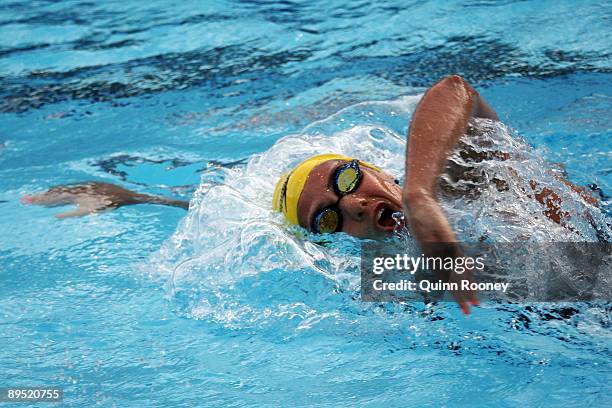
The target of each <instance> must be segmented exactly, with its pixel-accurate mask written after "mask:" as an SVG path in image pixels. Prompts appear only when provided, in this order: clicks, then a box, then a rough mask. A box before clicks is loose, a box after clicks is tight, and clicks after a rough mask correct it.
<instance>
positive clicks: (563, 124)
mask: <svg viewBox="0 0 612 408" xmlns="http://www.w3.org/2000/svg"><path fill="white" fill-rule="evenodd" d="M611 18H612V5H610V4H609V3H606V2H597V1H581V2H575V1H554V2H553V1H537V2H536V1H516V2H513V1H495V2H493V1H478V2H472V1H464V2H460V1H447V2H435V1H427V2H402V1H396V2H390V1H389V2H360V1H353V2H340V1H334V0H327V1H318V0H315V1H313V0H311V1H288V0H287V1H271V0H270V1H241V2H238V1H206V2H201V1H181V2H171V1H147V2H139V1H133V0H124V1H121V2H115V1H108V2H87V1H82V2H79V1H60V2H52V1H34V2H22V1H6V2H3V3H2V4H0V33H1V35H0V80H1V84H2V86H1V87H0V96H1V98H0V209H1V210H2V211H0V230H1V231H3V233H2V238H1V239H0V323H1V324H0V347H1V350H2V351H0V386H37V385H57V386H61V387H63V388H64V391H65V398H64V402H63V405H66V406H96V405H101V406H118V407H128V406H134V407H143V406H146V407H155V406H160V407H161V406H223V407H230V406H236V407H242V406H245V407H246V406H249V407H250V406H262V407H263V406H317V407H328V406H329V407H337V406H351V407H353V406H364V407H380V406H388V407H395V406H397V407H405V406H415V407H440V406H449V407H456V406H495V407H524V406H542V407H564V406H572V407H573V406H591V407H599V406H601V407H607V406H610V405H611V404H612V398H611V397H610V395H612V393H611V391H612V389H611V387H610V382H611V381H610V380H611V378H612V362H611V359H610V355H611V346H612V343H611V339H612V332H611V330H610V325H611V317H610V312H611V308H610V305H609V303H593V304H584V303H583V304H564V305H550V304H502V303H484V304H483V305H482V306H481V307H479V308H476V309H475V310H474V311H473V314H472V315H471V316H469V317H463V316H462V315H461V314H460V312H459V311H458V310H457V307H456V306H455V305H453V304H438V305H435V306H425V305H423V304H419V303H411V304H407V305H398V304H365V303H362V302H360V301H359V272H358V269H357V268H356V264H357V261H358V255H359V253H358V242H357V241H356V240H353V239H350V238H348V237H334V239H332V240H331V242H329V243H328V244H327V245H325V246H319V245H315V244H313V243H312V242H310V241H309V240H308V239H305V238H307V237H304V236H303V234H302V235H301V234H299V233H298V234H295V233H294V232H295V231H287V229H286V228H285V227H284V226H283V224H282V222H281V220H280V218H279V217H278V215H275V214H273V213H272V212H271V211H270V204H269V200H270V197H271V189H272V188H273V184H274V181H275V177H277V176H278V174H280V172H282V171H283V170H285V169H286V166H287V165H289V164H290V163H293V162H295V161H296V160H298V159H299V158H300V157H303V156H304V155H306V154H309V153H311V152H313V151H316V150H317V149H323V148H327V149H332V148H333V149H334V150H338V151H341V152H344V153H347V154H353V155H358V156H359V157H361V158H363V159H365V160H368V161H371V162H373V163H375V164H377V165H379V166H382V167H384V168H385V169H388V170H389V171H391V172H393V173H395V174H398V175H401V172H402V164H403V162H402V154H403V150H404V149H405V140H404V136H405V134H406V130H407V127H408V123H409V120H410V117H411V114H412V111H413V110H414V107H415V105H416V103H417V102H418V100H419V97H420V95H421V94H422V92H423V91H424V90H425V89H426V87H427V86H429V85H431V84H432V83H433V82H435V81H436V80H437V79H439V78H441V77H442V76H444V75H448V74H452V73H458V74H461V75H463V76H464V77H465V78H466V79H467V80H468V81H470V83H472V84H473V85H474V86H475V87H476V88H478V90H479V91H481V93H482V95H483V96H484V97H485V98H486V99H487V100H488V101H489V102H490V103H491V105H492V106H494V107H495V109H496V110H497V112H498V113H499V115H500V117H501V118H502V119H503V120H504V122H505V123H507V125H508V127H504V126H501V127H498V128H495V129H494V130H493V131H494V132H496V135H497V136H499V137H500V138H501V140H503V141H505V143H507V145H506V147H507V148H508V149H511V150H512V149H515V151H516V152H517V153H521V152H522V153H521V154H523V156H520V155H519V156H520V157H523V158H527V160H525V161H524V162H519V161H518V160H517V162H516V163H515V165H516V166H517V167H518V168H519V169H520V170H521V171H522V172H524V173H525V174H526V175H528V176H529V177H535V178H536V179H538V180H542V182H543V183H545V181H544V180H545V179H546V171H545V170H543V169H545V168H548V167H550V168H556V167H559V166H563V167H564V168H565V170H566V171H567V173H568V176H569V179H570V180H571V181H572V182H574V183H577V184H582V185H587V184H596V185H597V186H598V187H599V188H600V189H601V191H602V192H603V194H604V195H603V197H602V205H601V210H594V209H591V211H592V215H593V216H594V219H595V224H596V226H598V227H599V228H601V229H606V228H609V227H608V226H607V225H606V220H608V222H609V215H607V214H606V211H608V212H609V205H610V203H609V198H606V194H607V195H610V194H612V164H611V163H612V126H611V124H610V117H612V63H611V60H610V45H611V44H610V37H611V35H612V30H611V29H610V27H611V26H612V25H611V24H610V20H611ZM489 170H491V171H493V170H496V169H489ZM85 180H100V181H106V182H111V183H116V184H119V185H122V186H124V187H127V188H130V189H133V190H136V191H139V192H146V193H151V194H152V193H155V194H163V195H167V196H173V197H176V198H183V199H190V198H192V206H191V209H190V210H189V212H187V213H186V212H185V211H184V210H181V209H177V208H168V207H160V206H153V205H140V206H132V207H126V208H121V209H119V210H117V211H114V212H109V213H104V214H100V215H97V216H90V217H84V218H75V219H66V220H58V219H56V218H54V217H53V215H54V214H56V213H58V212H60V211H63V210H64V209H58V208H51V209H50V208H41V207H32V206H25V205H23V204H21V203H20V198H21V197H22V196H23V195H24V194H28V193H32V192H37V191H42V190H44V189H46V188H49V187H50V186H53V185H58V184H62V183H71V182H78V181H85ZM556 187H557V188H559V189H561V191H562V193H563V194H565V195H564V197H567V199H566V200H565V202H567V205H568V206H570V207H571V206H577V205H578V204H576V203H575V200H574V201H573V200H572V197H571V192H568V191H565V190H563V187H562V186H559V185H556ZM482 200H484V201H482V202H481V204H482V207H481V208H483V209H485V210H484V211H475V210H473V208H472V209H470V208H471V207H469V208H468V209H465V208H464V207H462V206H461V204H462V203H461V202H450V201H449V202H445V206H446V207H445V208H446V209H447V211H449V212H450V213H452V214H453V219H454V220H455V223H456V227H457V228H459V229H460V233H461V234H462V236H463V237H464V238H470V237H472V238H473V237H476V236H478V234H480V233H481V232H482V230H483V229H486V230H487V231H489V232H491V234H492V236H493V237H497V238H499V239H503V238H511V239H513V238H516V237H517V236H518V234H528V235H529V236H531V237H533V239H534V240H540V241H542V240H553V241H563V240H572V239H576V235H571V234H569V235H568V233H567V231H563V230H562V229H559V228H555V227H554V226H552V225H551V224H550V223H545V220H537V221H532V220H531V218H529V220H530V221H525V222H523V223H520V225H518V226H517V227H516V228H515V229H514V230H512V231H510V232H509V231H508V229H504V228H503V227H504V225H498V224H496V218H495V211H494V209H493V206H492V203H493V202H497V203H500V202H501V205H503V206H509V207H512V208H514V209H515V210H516V211H519V214H521V215H525V216H527V215H529V214H532V215H533V214H534V213H535V212H534V211H536V210H534V208H531V207H529V206H526V207H525V208H523V207H522V206H519V205H517V204H520V203H522V201H521V197H520V196H515V195H507V196H504V197H502V198H500V196H491V197H488V196H485V197H483V198H482ZM487 200H488V201H487ZM500 200H501V201H500ZM487 204H488V205H487ZM519 207H520V208H519ZM517 208H518V209H517ZM572 208H573V207H572ZM577 213H579V211H577ZM575 224H576V225H575V226H576V228H577V230H579V231H580V234H581V235H580V239H584V240H595V239H596V238H595V235H594V230H593V226H592V225H591V224H589V223H587V222H586V221H585V220H584V219H583V218H581V217H576V220H575ZM466 225H469V226H470V228H471V229H470V228H467V227H465V226H466ZM464 227H465V228H464ZM462 228H464V229H462ZM608 231H609V230H608Z"/></svg>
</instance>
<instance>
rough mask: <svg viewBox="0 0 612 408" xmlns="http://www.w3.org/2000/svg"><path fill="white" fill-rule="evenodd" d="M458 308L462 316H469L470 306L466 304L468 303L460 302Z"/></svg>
mask: <svg viewBox="0 0 612 408" xmlns="http://www.w3.org/2000/svg"><path fill="white" fill-rule="evenodd" d="M459 306H461V311H462V312H463V314H464V315H469V314H470V305H469V304H468V302H461V303H459Z"/></svg>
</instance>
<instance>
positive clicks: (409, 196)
mask: <svg viewBox="0 0 612 408" xmlns="http://www.w3.org/2000/svg"><path fill="white" fill-rule="evenodd" d="M402 201H403V206H404V211H405V213H406V214H408V220H409V225H410V232H411V233H412V235H413V236H414V237H415V239H416V240H417V242H418V244H419V245H420V247H421V248H422V249H423V252H424V254H425V255H426V256H428V257H440V258H442V259H445V258H448V257H450V258H453V259H457V258H459V257H462V256H463V250H462V248H461V246H460V245H459V243H458V242H457V239H456V237H455V234H454V233H453V230H452V227H451V225H450V224H449V222H448V219H447V218H446V215H445V214H444V212H443V211H442V208H441V207H440V204H439V203H438V201H437V200H436V198H435V196H434V195H433V193H428V192H423V191H405V192H404V194H403V197H402ZM435 272H436V274H437V276H438V278H439V279H441V280H443V281H444V282H451V283H453V282H456V283H457V284H458V287H461V285H460V283H461V282H460V281H461V280H470V281H471V280H472V277H471V271H466V272H465V273H463V274H461V275H459V274H457V273H454V272H453V273H448V272H447V271H444V270H436V271H435ZM452 294H453V297H454V298H455V300H456V302H457V303H458V304H459V306H460V307H461V310H462V311H463V313H465V314H469V312H470V304H472V305H474V306H476V305H478V300H477V298H476V293H475V292H474V291H464V290H456V291H452Z"/></svg>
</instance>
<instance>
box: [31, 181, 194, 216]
mask: <svg viewBox="0 0 612 408" xmlns="http://www.w3.org/2000/svg"><path fill="white" fill-rule="evenodd" d="M22 202H23V203H24V204H34V205H40V206H44V207H56V206H61V205H70V204H72V205H75V206H76V207H77V208H76V209H75V210H71V211H67V212H64V213H61V214H57V215H56V217H57V218H69V217H81V216H85V215H90V214H95V213H100V212H104V211H108V210H114V209H116V208H119V207H122V206H125V205H134V204H160V205H167V206H173V207H180V208H184V209H188V208H189V202H188V201H183V200H174V199H170V198H166V197H159V196H152V195H148V194H140V193H137V192H135V191H131V190H128V189H125V188H123V187H119V186H116V185H114V184H110V183H103V182H89V183H82V184H72V185H65V186H56V187H53V188H50V189H49V190H47V191H45V192H43V193H40V194H36V195H33V196H29V195H26V196H24V197H23V199H22Z"/></svg>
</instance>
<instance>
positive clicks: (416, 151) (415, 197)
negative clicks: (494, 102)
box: [402, 75, 499, 313]
mask: <svg viewBox="0 0 612 408" xmlns="http://www.w3.org/2000/svg"><path fill="white" fill-rule="evenodd" d="M472 117H482V118H489V119H494V120H499V118H498V117H497V114H496V113H495V112H494V111H493V109H491V107H490V106H489V105H488V104H487V103H486V102H485V101H484V100H483V98H481V97H480V95H479V94H478V92H476V90H474V88H472V87H471V86H470V85H469V84H468V83H467V82H466V81H465V80H464V79H463V78H461V77H460V76H456V75H453V76H449V77H446V78H444V79H443V80H441V81H440V82H438V83H436V84H435V85H434V86H432V87H431V88H430V89H429V90H428V91H427V92H426V93H425V95H424V96H423V99H421V101H420V103H419V105H418V106H417V109H416V111H415V113H414V115H413V118H412V123H411V125H410V130H409V142H408V150H407V153H406V167H405V169H406V178H405V179H406V184H405V186H404V190H403V197H402V198H403V206H404V211H405V212H406V214H407V215H408V220H409V224H410V230H411V232H412V234H413V235H414V237H415V238H416V240H417V242H418V243H419V245H420V246H421V248H422V249H423V251H424V252H425V254H426V255H428V256H443V257H446V256H452V257H459V256H461V254H462V252H461V248H460V247H459V245H458V244H456V242H457V239H456V237H455V234H454V232H453V230H452V228H451V226H450V224H449V222H448V219H447V217H446V215H445V214H444V212H443V211H442V208H441V207H440V204H439V203H438V201H437V199H436V189H437V187H438V181H439V179H440V175H441V173H442V171H443V169H444V166H445V164H446V161H447V158H448V156H449V154H450V153H451V151H452V150H453V148H454V147H455V145H456V144H457V142H458V141H459V139H460V138H461V136H463V135H464V134H465V132H466V130H467V127H468V123H469V121H470V119H471V118H472ZM440 277H441V278H443V279H446V280H447V279H449V276H440ZM451 278H452V277H451ZM453 295H454V296H455V299H456V300H457V302H458V303H459V305H460V306H461V308H462V310H463V311H464V313H468V312H469V305H468V302H471V303H472V304H477V300H476V296H475V294H474V293H463V292H458V293H453Z"/></svg>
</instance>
